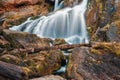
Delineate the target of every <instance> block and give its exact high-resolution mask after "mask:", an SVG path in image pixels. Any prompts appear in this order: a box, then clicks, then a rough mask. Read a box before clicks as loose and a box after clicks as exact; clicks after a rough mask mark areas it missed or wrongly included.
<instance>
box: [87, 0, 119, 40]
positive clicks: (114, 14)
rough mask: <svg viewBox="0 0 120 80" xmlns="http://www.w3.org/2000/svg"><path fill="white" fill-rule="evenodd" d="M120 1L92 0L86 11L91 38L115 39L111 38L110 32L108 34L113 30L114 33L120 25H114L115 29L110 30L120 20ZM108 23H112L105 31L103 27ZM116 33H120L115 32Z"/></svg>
mask: <svg viewBox="0 0 120 80" xmlns="http://www.w3.org/2000/svg"><path fill="white" fill-rule="evenodd" d="M119 3H120V1H119V0H118V2H116V1H115V0H106V1H103V0H90V5H89V6H88V10H87V13H86V22H87V26H88V30H89V33H90V36H91V40H95V41H113V40H109V38H110V34H108V32H109V31H110V32H111V31H112V33H114V32H115V28H116V29H118V25H117V26H116V25H114V30H110V29H111V28H113V27H112V26H113V24H114V23H115V22H116V21H120V15H119V14H118V13H119ZM108 25H110V26H109V28H108V27H107V29H106V30H105V31H103V29H102V28H105V27H106V26H108ZM106 31H108V32H106ZM115 35H119V34H118V33H115ZM106 36H107V37H106ZM108 36H109V37H108ZM118 41H119V40H118Z"/></svg>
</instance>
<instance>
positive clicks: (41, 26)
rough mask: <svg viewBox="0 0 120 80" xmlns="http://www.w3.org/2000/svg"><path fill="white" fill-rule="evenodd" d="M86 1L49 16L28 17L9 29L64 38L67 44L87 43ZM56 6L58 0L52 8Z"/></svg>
mask: <svg viewBox="0 0 120 80" xmlns="http://www.w3.org/2000/svg"><path fill="white" fill-rule="evenodd" d="M76 1H77V0H76ZM62 3H63V2H62ZM62 3H61V4H62ZM87 3H88V0H83V1H82V2H81V3H80V4H79V5H76V6H74V7H72V8H71V7H67V8H64V9H62V10H58V11H56V12H54V13H53V14H51V15H49V16H42V17H40V18H38V19H35V20H31V19H30V18H29V19H28V20H27V21H25V22H24V23H22V24H21V25H18V26H14V27H12V28H10V29H11V30H16V31H23V32H29V33H33V34H37V35H38V36H40V37H44V38H51V39H55V38H64V39H65V40H66V41H67V42H68V43H69V44H77V43H89V37H88V33H87V30H86V22H85V12H86V9H87ZM61 4H60V5H61ZM75 4H76V3H75ZM57 6H58V0H56V2H55V9H54V10H57Z"/></svg>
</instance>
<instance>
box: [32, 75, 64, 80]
mask: <svg viewBox="0 0 120 80" xmlns="http://www.w3.org/2000/svg"><path fill="white" fill-rule="evenodd" d="M30 80H66V79H64V78H62V77H61V76H58V75H47V76H43V77H40V78H34V79H30Z"/></svg>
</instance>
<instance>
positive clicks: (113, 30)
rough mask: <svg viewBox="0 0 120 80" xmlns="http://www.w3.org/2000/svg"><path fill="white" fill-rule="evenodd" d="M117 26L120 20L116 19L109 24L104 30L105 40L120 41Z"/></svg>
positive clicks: (119, 24)
mask: <svg viewBox="0 0 120 80" xmlns="http://www.w3.org/2000/svg"><path fill="white" fill-rule="evenodd" d="M117 24H118V25H117ZM119 26H120V21H116V22H115V23H112V24H111V25H109V29H108V30H107V31H106V36H107V41H110V42H120V33H119V30H120V27H119Z"/></svg>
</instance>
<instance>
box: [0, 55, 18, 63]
mask: <svg viewBox="0 0 120 80" xmlns="http://www.w3.org/2000/svg"><path fill="white" fill-rule="evenodd" d="M0 61H4V62H7V63H11V64H15V65H19V64H20V59H19V58H18V57H16V56H13V55H9V54H5V55H3V56H0Z"/></svg>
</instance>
